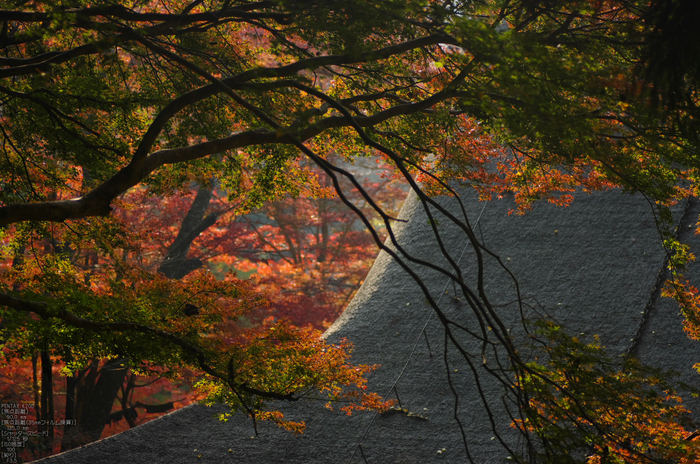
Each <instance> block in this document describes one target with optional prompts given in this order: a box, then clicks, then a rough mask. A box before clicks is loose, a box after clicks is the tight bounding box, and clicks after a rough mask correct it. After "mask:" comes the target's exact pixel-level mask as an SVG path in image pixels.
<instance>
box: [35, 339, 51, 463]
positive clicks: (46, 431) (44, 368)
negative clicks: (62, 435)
mask: <svg viewBox="0 0 700 464" xmlns="http://www.w3.org/2000/svg"><path fill="white" fill-rule="evenodd" d="M40 357H41V422H40V423H39V427H38V431H39V434H40V436H41V438H42V441H43V443H44V445H45V447H46V450H47V451H49V450H50V449H51V447H52V444H53V438H54V425H53V421H54V409H53V370H52V367H53V363H52V362H51V353H50V352H49V349H48V346H46V347H45V348H44V349H43V350H41V352H40Z"/></svg>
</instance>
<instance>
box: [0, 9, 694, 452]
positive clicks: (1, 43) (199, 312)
mask: <svg viewBox="0 0 700 464" xmlns="http://www.w3.org/2000/svg"><path fill="white" fill-rule="evenodd" d="M0 3H1V4H0V19H1V20H2V28H1V29H0V51H2V54H1V56H0V110H1V111H0V113H1V114H0V123H1V124H0V141H1V142H2V143H0V227H1V229H0V240H1V241H2V244H3V247H2V250H1V253H2V254H1V255H0V266H1V268H0V337H1V340H2V346H3V351H2V352H3V355H4V357H5V358H6V364H5V366H6V368H7V369H8V370H10V371H11V370H15V371H19V370H21V369H25V372H27V374H26V375H25V376H24V378H25V379H27V380H25V381H24V384H25V385H23V386H22V387H21V388H19V387H18V388H17V390H18V391H20V390H21V391H22V392H23V393H22V394H26V393H28V392H30V391H31V393H32V394H33V396H34V400H35V402H36V403H37V404H40V405H41V407H40V408H38V409H39V410H40V413H41V414H42V416H43V417H51V416H53V415H55V414H56V410H57V408H58V407H59V405H58V404H54V403H53V399H52V395H51V394H50V392H51V390H52V385H53V384H54V381H55V375H54V374H55V372H54V370H55V369H54V367H55V366H61V374H62V375H65V385H66V404H65V411H66V413H65V415H66V417H73V418H75V417H82V416H81V414H82V412H81V411H83V410H84V406H85V404H90V405H91V406H90V408H88V409H91V410H92V411H97V410H100V411H103V413H102V418H101V419H91V418H90V417H88V416H85V417H84V421H83V419H81V421H83V422H84V423H83V425H81V426H80V427H82V428H81V429H80V430H71V429H70V428H66V433H65V436H67V437H68V439H66V438H65V436H64V440H63V442H64V444H65V447H67V448H68V447H73V446H77V445H78V444H79V441H80V440H81V439H82V438H79V437H82V436H85V435H89V437H90V438H91V439H96V438H97V437H99V435H100V434H101V433H102V430H103V429H104V425H105V424H104V418H105V417H108V416H110V415H111V414H113V413H114V414H116V413H119V412H121V414H122V417H123V418H124V419H125V420H126V421H127V422H128V421H129V418H130V419H131V420H132V421H133V414H134V408H135V407H136V406H137V404H136V403H141V402H140V400H129V399H128V398H129V396H130V395H131V393H130V392H132V391H133V388H131V387H129V385H132V386H133V385H135V384H134V382H135V381H134V380H133V379H134V377H130V376H131V373H137V374H143V375H146V374H154V375H157V376H161V377H167V378H173V379H177V378H183V377H185V376H188V377H189V376H191V377H192V378H193V379H194V380H197V381H199V383H198V385H199V386H200V388H201V389H202V391H203V392H204V393H205V394H206V395H207V397H208V400H207V401H215V400H221V401H223V402H225V403H226V404H227V405H228V406H229V407H230V409H231V411H232V412H235V411H243V412H245V413H247V414H248V415H249V416H252V417H253V418H255V419H267V420H272V421H274V422H277V423H279V424H280V425H282V426H284V427H287V428H290V429H292V430H295V431H300V430H302V428H303V426H302V424H300V423H289V422H285V420H284V418H283V417H281V415H280V414H279V413H278V412H275V411H274V410H271V409H270V408H268V406H269V404H270V403H271V402H273V401H275V400H288V401H296V400H299V399H300V398H302V397H305V396H307V395H309V394H311V393H310V392H315V394H317V395H321V396H323V397H324V398H326V399H328V400H330V401H331V402H333V401H336V402H341V403H342V405H343V406H342V408H345V409H346V410H347V411H350V410H352V409H353V408H368V407H369V408H373V409H379V410H381V409H382V408H383V407H385V406H386V405H385V404H384V403H382V401H381V400H379V399H378V398H377V397H376V396H375V395H373V394H371V393H368V392H366V391H365V383H364V380H363V374H365V373H367V372H369V370H370V369H371V367H369V366H353V365H352V364H351V361H350V358H349V353H350V345H349V344H348V342H338V343H335V344H334V343H329V342H327V341H325V340H323V339H321V338H319V332H315V331H314V329H312V328H310V327H309V326H310V325H312V326H315V328H316V329H319V328H322V327H324V326H326V325H327V324H329V323H330V322H331V321H332V320H333V319H334V318H335V316H336V315H337V314H338V313H339V311H341V309H342V307H343V305H344V304H345V303H346V302H347V301H348V300H349V298H351V296H352V293H353V291H354V289H356V288H357V286H358V285H359V283H360V282H361V280H362V278H363V277H362V275H363V272H364V269H366V267H367V265H368V263H369V261H371V259H372V256H373V254H374V252H375V251H376V250H377V249H381V250H384V251H386V252H387V253H389V254H391V255H392V256H393V258H394V259H395V260H396V261H397V262H398V263H399V264H400V265H402V266H404V269H406V270H407V271H409V273H410V269H409V266H408V265H407V262H409V261H411V260H412V257H411V256H409V255H408V254H407V253H406V252H405V250H402V249H401V248H400V247H399V246H398V243H396V242H395V241H394V236H393V229H392V227H393V225H394V224H395V217H394V215H395V212H396V210H397V209H398V208H397V204H396V198H397V195H398V196H400V195H399V193H398V192H397V190H396V188H395V186H393V185H391V184H390V183H388V179H392V178H394V177H396V178H399V179H401V181H402V182H406V183H407V184H408V185H409V186H410V188H411V189H413V190H414V192H415V194H416V195H417V196H418V200H419V202H420V203H421V205H422V206H423V207H424V208H425V209H426V211H428V214H431V213H430V211H431V208H433V209H435V210H437V211H440V212H441V213H442V214H443V215H444V216H445V217H446V218H448V219H449V220H450V221H451V222H454V223H455V224H456V225H457V226H458V227H459V228H460V229H461V230H462V231H463V232H464V234H465V237H466V241H467V242H468V243H469V244H470V246H471V247H472V248H473V250H474V251H475V252H476V253H477V254H479V253H482V252H486V251H487V249H486V248H485V245H484V244H483V243H481V241H480V239H479V238H478V237H477V235H476V234H475V233H474V231H472V230H471V226H470V225H469V221H468V219H467V218H466V217H463V218H458V217H456V216H454V215H448V214H447V212H446V211H444V210H441V206H440V205H439V204H437V203H436V202H435V201H434V199H433V196H434V195H437V194H452V193H453V190H452V188H453V186H454V185H457V184H469V185H471V186H473V187H474V188H475V189H477V191H478V192H479V193H480V195H481V198H482V199H484V200H485V199H489V198H491V197H493V196H504V195H511V194H512V195H513V196H514V198H515V200H516V202H517V203H516V204H517V212H519V213H525V212H526V211H527V210H528V209H529V208H530V207H531V206H532V205H533V204H534V202H536V201H550V202H553V203H556V204H559V205H562V206H566V205H567V204H568V203H569V202H570V201H572V198H573V196H572V193H573V192H574V191H576V190H579V189H580V190H584V191H586V190H593V189H605V188H622V189H626V190H628V191H630V192H638V193H640V194H642V195H645V196H646V198H647V199H648V200H649V202H650V204H651V205H652V207H653V210H654V212H655V214H656V217H657V219H658V225H659V230H660V231H661V234H662V236H663V240H664V246H665V247H666V249H667V250H668V256H669V265H670V266H671V267H672V268H673V274H672V276H673V278H672V279H671V281H670V283H669V285H668V287H667V289H668V294H669V295H671V296H673V297H675V298H677V300H678V301H679V302H680V303H681V305H682V306H683V308H684V309H683V311H684V313H685V314H686V317H687V322H686V330H687V331H688V332H689V333H690V334H691V335H692V336H696V335H697V333H698V329H697V326H698V318H699V316H698V314H699V312H698V306H699V304H698V301H697V300H698V296H697V295H698V292H697V290H696V287H694V286H693V285H692V284H691V283H686V282H685V281H684V279H683V278H682V277H681V275H680V273H681V270H682V266H683V263H684V262H687V261H688V260H689V259H692V255H691V254H690V252H689V251H688V250H687V249H686V248H684V246H682V245H681V244H680V243H678V240H677V238H676V237H675V234H674V230H673V219H672V215H671V214H670V210H669V207H670V205H672V204H674V203H677V202H679V201H682V200H683V199H685V198H688V197H690V196H697V193H698V185H699V182H698V180H699V179H700V164H699V163H698V162H697V147H698V142H699V141H700V139H698V137H697V134H698V133H700V127H699V126H698V116H699V115H700V112H699V111H698V84H699V83H700V73H699V72H698V68H697V63H698V62H700V60H697V55H698V50H697V48H698V47H697V45H695V44H697V43H700V37H699V34H698V33H697V32H695V31H697V28H695V27H693V24H694V23H692V22H689V19H688V18H695V17H696V16H697V15H696V14H697V5H696V3H695V2H694V1H693V0H673V1H669V2H662V1H652V2H649V1H616V0H610V1H598V0H596V1H590V0H570V1H547V2H539V1H534V0H518V1H484V2H461V1H445V2H443V1H438V0H430V1H427V2H425V1H412V0H409V1H401V2H399V1H382V2H366V1H356V0H346V1H343V2H340V1H335V0H331V1H328V2H302V1H295V0H289V1H287V0H285V1H275V2H265V1H263V2H248V1H245V0H234V1H229V0H225V1H218V0H212V1H199V0H196V1H187V0H161V1H151V0H130V1H122V2H115V1H111V0H98V1H90V2H87V1H83V0H71V1H41V0H36V1H29V2H22V3H21V4H17V3H16V2H9V1H6V2H0ZM694 14H695V15H696V16H693V15H694ZM358 160H372V162H374V160H379V163H380V168H381V169H380V170H381V171H383V172H384V176H385V177H384V178H382V179H383V180H378V179H376V178H373V177H372V176H365V175H364V174H362V173H361V172H360V171H358V170H357V166H355V167H354V168H353V167H352V166H353V163H355V164H356V165H357V164H360V162H359V161H358ZM363 177H366V178H363ZM430 224H431V226H432V228H433V232H434V233H435V235H436V236H439V234H440V231H439V230H438V227H437V225H436V222H435V221H430ZM361 229H364V230H366V231H367V232H366V234H364V233H362V232H360V230H361ZM387 237H388V240H389V241H390V242H391V243H390V244H391V245H393V247H392V246H389V244H387V243H386V242H385V239H387ZM370 245H371V247H374V248H373V249H372V248H371V247H370ZM414 262H415V261H414ZM479 266H481V267H480V268H479V269H478V271H479V272H484V267H483V263H481V264H479ZM453 270H454V271H455V272H453ZM441 271H444V272H443V274H444V275H445V276H446V277H447V278H449V279H450V280H451V281H452V283H453V284H454V285H455V287H459V288H460V289H461V292H462V296H464V298H465V301H467V302H468V306H469V310H471V311H473V312H474V314H475V315H476V316H477V319H478V320H479V321H482V323H483V324H484V327H482V330H483V332H484V334H485V335H484V337H486V339H485V340H484V343H485V344H488V343H494V344H496V345H498V346H499V347H501V349H503V350H505V353H506V358H507V359H508V362H509V363H510V366H509V370H508V371H507V372H508V373H507V375H506V374H504V373H503V371H502V370H500V366H499V369H498V370H492V371H490V372H491V374H492V375H495V376H497V377H498V380H499V381H500V382H501V384H503V385H506V386H507V388H506V390H505V391H504V395H506V396H508V395H510V396H511V397H513V398H514V399H515V400H516V403H517V404H518V405H519V406H520V408H521V411H522V413H523V414H522V416H521V417H520V418H518V420H517V421H516V422H515V423H514V426H515V427H516V429H517V430H518V431H520V432H521V433H522V434H523V437H525V438H526V440H527V441H528V443H531V444H533V446H531V448H530V449H529V451H530V452H531V456H529V457H522V460H527V459H531V460H536V459H539V458H542V459H545V460H550V462H564V461H561V459H566V458H567V456H568V458H570V459H573V460H577V462H585V461H586V460H588V461H590V462H596V460H598V461H600V462H601V463H602V462H606V461H610V460H612V461H617V462H637V461H639V460H644V459H647V460H654V459H656V460H664V459H665V460H686V461H687V462H691V461H692V459H694V454H693V453H695V451H694V446H695V445H694V443H695V442H694V441H692V440H690V439H689V437H690V435H688V433H690V432H691V431H692V430H690V429H689V428H686V424H685V423H683V422H682V421H681V420H680V419H679V417H680V415H681V414H682V413H683V412H684V411H683V409H682V406H681V405H680V404H679V403H678V396H677V394H676V393H675V392H674V391H673V390H672V389H671V387H670V386H669V388H667V385H666V384H663V383H661V382H660V381H659V377H658V375H656V374H653V373H649V372H647V371H645V370H644V369H642V368H641V367H638V366H637V365H635V364H634V363H633V362H631V361H630V362H629V363H625V364H623V365H620V366H615V367H611V366H610V365H609V363H608V362H607V359H608V358H606V355H605V353H604V352H603V350H602V349H599V347H597V345H595V343H593V344H583V342H579V341H578V340H576V339H574V338H572V337H568V338H567V337H566V336H564V335H562V333H563V332H559V331H558V329H556V328H554V327H552V326H549V325H547V324H546V323H545V324H544V326H543V328H542V330H543V332H541V334H540V337H541V340H540V341H541V342H543V344H544V346H545V348H544V352H543V353H542V354H541V355H540V357H539V358H538V359H537V360H535V361H533V360H531V359H524V358H522V357H521V351H520V350H519V348H518V346H516V341H515V340H514V339H513V338H512V336H511V334H510V333H509V332H508V331H507V330H505V329H504V326H503V325H502V324H499V317H498V309H497V308H495V307H494V306H492V305H491V303H490V301H489V296H488V295H489V292H488V291H487V290H486V288H485V287H484V286H483V279H479V282H477V284H476V287H472V286H471V284H468V283H467V282H466V281H465V279H463V278H462V275H461V271H459V270H456V269H447V270H446V269H441ZM414 277H416V276H415V275H414ZM416 280H417V284H419V285H420V284H421V282H420V279H419V278H417V277H416ZM424 295H425V297H426V301H427V303H428V305H429V306H431V307H432V308H433V310H434V311H435V312H436V313H437V314H438V316H439V319H440V321H441V323H442V324H443V328H444V330H445V334H446V336H449V335H450V333H451V332H450V331H451V330H452V328H451V327H452V326H451V322H450V319H449V318H448V317H447V316H446V315H445V314H444V312H443V311H442V310H441V309H440V307H439V305H438V304H437V303H436V302H435V301H434V300H433V299H432V296H431V295H430V292H429V291H427V290H424ZM285 319H289V320H291V321H292V322H293V324H292V323H289V322H286V321H285ZM483 321H491V322H488V324H487V323H486V322H483ZM523 323H524V324H527V323H528V322H527V321H523ZM487 325H488V329H489V330H487V329H486V326H487ZM448 338H449V337H448ZM455 343H457V342H455ZM540 345H542V343H540ZM17 359H24V360H26V362H31V363H32V367H31V375H30V374H29V371H26V369H27V367H26V366H27V365H26V364H25V367H20V365H19V364H18V363H17V362H16V360H17ZM107 365H109V368H108V369H105V368H104V366H107ZM39 366H40V367H39ZM3 372H5V370H4V371H3ZM30 377H31V388H30V387H29V385H28V384H29V383H30V382H29V378H30ZM100 382H103V383H104V384H105V385H108V386H109V388H106V389H96V388H92V387H95V386H96V385H98V384H99V383H100ZM120 389H121V391H122V396H121V401H120V403H121V405H120V407H121V409H119V411H115V412H111V411H112V407H113V403H114V398H115V397H117V395H118V393H119V391H120ZM98 390H99V391H109V392H110V394H105V395H96V394H95V395H91V394H90V393H91V392H96V391H98ZM73 393H75V394H73ZM76 398H77V399H76ZM81 398H82V399H81ZM345 401H350V403H345ZM165 403H167V401H166V402H165ZM141 405H142V406H143V405H144V404H143V403H141ZM61 407H63V406H61ZM145 409H147V408H145ZM155 409H157V407H156V405H151V410H155ZM93 416H99V415H98V414H93ZM116 417H117V416H115V420H116ZM623 418H626V419H624V420H623ZM92 420H94V421H96V423H94V424H89V423H90V422H91V421H92ZM625 420H626V421H632V422H633V423H634V424H636V425H635V426H634V427H630V426H627V425H625V424H626V422H625ZM88 424H89V426H88ZM688 427H689V426H688ZM45 432H46V433H47V434H53V433H54V432H55V431H54V430H53V429H50V428H49V429H47V430H45ZM49 441H50V440H49ZM570 445H571V446H573V447H574V448H575V449H577V450H580V452H579V453H578V454H575V453H574V454H570V453H569V452H568V450H569V446H570ZM579 445H580V446H581V447H579V448H576V447H578V446H579ZM586 447H587V448H586ZM640 462H641V461H640Z"/></svg>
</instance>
